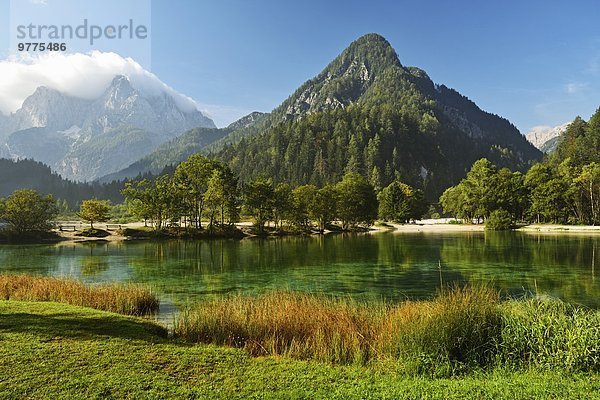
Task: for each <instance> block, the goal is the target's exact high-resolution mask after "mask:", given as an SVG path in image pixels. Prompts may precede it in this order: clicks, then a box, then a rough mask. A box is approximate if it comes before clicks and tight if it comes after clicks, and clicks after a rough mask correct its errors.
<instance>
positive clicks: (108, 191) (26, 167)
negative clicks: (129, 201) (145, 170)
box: [0, 159, 124, 210]
mask: <svg viewBox="0 0 600 400" xmlns="http://www.w3.org/2000/svg"><path fill="white" fill-rule="evenodd" d="M0 171H2V173H1V174H0V197H3V196H8V195H9V194H11V193H12V192H14V191H15V190H17V189H33V190H36V191H37V192H40V193H43V194H52V195H53V196H54V198H55V199H57V200H59V203H60V206H61V209H65V210H66V209H75V208H76V207H77V205H78V204H79V203H80V202H81V201H82V200H85V199H91V198H99V199H106V200H110V201H112V202H113V203H122V202H123V195H122V194H121V189H123V185H124V183H123V182H120V181H114V182H111V183H107V184H99V183H77V182H73V181H69V180H66V179H63V178H61V177H60V175H58V174H56V173H54V172H52V170H51V169H50V167H48V166H47V165H44V164H42V163H41V162H37V161H33V160H18V161H13V160H6V159H0Z"/></svg>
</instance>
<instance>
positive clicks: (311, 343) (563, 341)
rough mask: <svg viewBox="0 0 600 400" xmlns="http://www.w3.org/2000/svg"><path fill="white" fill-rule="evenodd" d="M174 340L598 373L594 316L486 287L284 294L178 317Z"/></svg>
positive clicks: (447, 369)
mask: <svg viewBox="0 0 600 400" xmlns="http://www.w3.org/2000/svg"><path fill="white" fill-rule="evenodd" d="M174 333H175V336H177V337H181V338H184V339H186V340H190V341H194V342H202V343H212V344H217V345H227V346H233V347H238V348H242V349H245V350H247V351H248V352H249V353H250V354H252V355H257V356H262V355H276V356H280V355H281V356H287V357H291V358H296V359H305V360H308V359H310V360H319V361H323V362H328V363H336V364H354V365H374V364H380V365H388V366H389V365H393V367H394V368H396V369H398V370H399V371H401V372H403V373H409V374H415V373H417V374H424V375H427V376H452V375H457V374H458V375H460V374H463V373H467V372H473V371H490V370H494V369H497V368H510V369H521V370H524V369H528V368H536V369H542V370H551V369H555V370H560V371H566V372H579V371H584V372H590V371H594V372H595V371H598V370H600V313H599V312H596V311H591V310H585V309H580V308H576V307H573V306H569V305H566V304H564V303H561V302H559V301H550V300H546V301H542V300H522V301H509V302H501V301H500V298H499V295H498V293H497V292H495V291H494V290H492V289H490V288H485V287H479V288H466V289H461V288H455V289H453V290H447V291H444V292H442V293H441V294H440V295H439V296H437V297H436V298H435V299H432V300H430V301H417V302H404V303H401V304H399V305H393V306H392V305H385V304H372V303H368V304H366V303H365V304H362V303H356V302H352V301H349V300H339V299H333V298H326V297H319V296H314V295H308V294H297V293H285V292H284V293H270V294H266V295H262V296H259V297H248V296H239V295H238V296H232V297H223V298H218V299H213V300H209V301H206V302H204V303H201V304H198V305H196V306H194V307H193V308H191V309H189V310H188V311H187V312H185V313H183V314H182V315H181V317H180V318H179V320H178V321H177V322H176V324H175V327H174Z"/></svg>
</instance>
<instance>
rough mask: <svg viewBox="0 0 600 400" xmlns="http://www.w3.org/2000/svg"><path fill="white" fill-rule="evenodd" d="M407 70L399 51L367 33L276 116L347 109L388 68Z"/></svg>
mask: <svg viewBox="0 0 600 400" xmlns="http://www.w3.org/2000/svg"><path fill="white" fill-rule="evenodd" d="M392 69H393V70H395V71H396V75H398V74H403V73H405V71H404V68H403V67H402V64H400V60H399V59H398V55H397V54H396V51H395V50H394V49H393V48H392V46H391V44H390V43H389V42H388V41H387V40H386V39H385V38H384V37H383V36H381V35H378V34H376V33H369V34H366V35H364V36H362V37H360V38H358V39H357V40H355V41H354V42H352V43H351V44H350V45H349V46H348V47H347V48H346V49H345V50H344V51H343V52H342V53H341V54H340V55H339V56H337V57H336V58H335V60H333V61H332V62H331V63H330V64H329V65H328V66H327V67H326V68H325V69H324V70H323V71H322V72H321V73H320V74H319V75H318V76H316V77H315V78H313V79H311V80H309V81H308V82H306V83H305V84H304V85H302V86H301V87H300V88H299V89H298V90H297V91H296V93H294V94H293V95H292V96H290V98H288V99H287V100H286V101H285V102H284V103H283V104H282V105H281V106H280V108H279V109H278V110H276V112H275V115H281V116H283V117H284V119H290V118H292V119H293V118H296V117H300V116H302V115H304V114H307V113H312V112H321V111H325V110H331V109H337V108H345V107H347V106H348V105H350V104H352V103H355V102H357V101H358V100H359V99H360V98H361V97H362V96H363V95H364V94H365V93H366V92H367V91H368V89H369V88H370V87H371V85H372V84H373V83H374V82H375V80H376V79H377V77H379V76H382V75H384V74H385V72H386V71H389V70H392Z"/></svg>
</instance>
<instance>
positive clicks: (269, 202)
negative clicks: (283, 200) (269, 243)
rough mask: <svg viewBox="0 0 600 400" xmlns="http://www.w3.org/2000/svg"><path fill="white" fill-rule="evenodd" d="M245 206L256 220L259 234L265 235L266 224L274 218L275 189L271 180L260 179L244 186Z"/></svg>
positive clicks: (255, 223)
mask: <svg viewBox="0 0 600 400" xmlns="http://www.w3.org/2000/svg"><path fill="white" fill-rule="evenodd" d="M244 205H245V206H246V208H247V210H248V213H249V214H250V215H252V217H253V218H254V225H255V226H256V228H257V229H258V232H259V233H264V229H265V224H266V223H267V222H268V221H269V220H271V219H272V218H273V208H274V205H275V189H274V188H273V181H272V180H271V179H262V178H258V179H255V180H254V181H252V182H250V183H248V184H246V185H245V186H244Z"/></svg>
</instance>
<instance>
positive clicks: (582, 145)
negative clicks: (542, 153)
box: [549, 108, 600, 166]
mask: <svg viewBox="0 0 600 400" xmlns="http://www.w3.org/2000/svg"><path fill="white" fill-rule="evenodd" d="M567 158H568V159H569V161H570V163H571V164H572V165H574V166H582V165H584V164H589V163H600V108H598V109H597V110H596V112H595V113H594V115H592V117H591V118H590V120H589V121H587V122H586V121H585V120H584V119H583V118H581V117H577V118H575V120H574V121H573V122H571V123H570V124H569V125H568V126H567V127H566V129H565V130H564V132H563V133H562V134H561V135H560V136H559V137H558V143H557V144H556V149H555V150H554V151H553V152H552V154H551V155H550V157H549V161H550V162H551V163H552V164H555V165H558V164H560V163H561V162H563V161H565V160H566V159H567Z"/></svg>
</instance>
